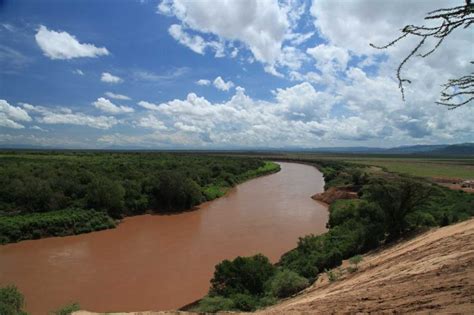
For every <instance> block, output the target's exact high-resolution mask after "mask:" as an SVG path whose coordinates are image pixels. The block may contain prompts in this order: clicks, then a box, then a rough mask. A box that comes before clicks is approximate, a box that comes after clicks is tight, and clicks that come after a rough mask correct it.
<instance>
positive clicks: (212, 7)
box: [158, 0, 311, 74]
mask: <svg viewBox="0 0 474 315" xmlns="http://www.w3.org/2000/svg"><path fill="white" fill-rule="evenodd" d="M305 10H306V9H305V4H304V3H303V4H301V3H298V1H286V2H279V1H276V0H249V1H218V2H216V1H213V0H202V1H192V0H164V1H162V2H161V3H160V4H159V5H158V12H159V13H161V14H164V15H166V16H175V17H176V18H178V19H179V20H180V21H181V25H180V24H173V25H172V26H171V27H170V29H169V32H170V34H171V36H173V38H175V39H176V40H177V41H178V42H180V43H181V44H183V45H186V46H187V47H189V48H190V49H192V50H193V51H194V52H196V53H199V54H204V53H205V50H206V48H207V47H212V48H214V49H215V50H216V56H218V57H220V56H223V55H225V54H226V53H225V52H224V50H225V48H226V44H225V43H226V42H227V43H230V45H229V46H230V47H232V43H233V42H235V41H238V42H240V43H242V44H243V45H244V46H245V47H247V48H248V49H249V50H250V51H251V52H252V55H253V57H254V58H255V59H256V60H257V61H259V62H261V63H263V64H264V65H266V66H268V69H271V67H274V66H275V65H276V64H277V63H278V61H279V60H281V54H282V49H283V46H284V42H285V41H286V40H293V41H294V42H295V43H297V44H301V43H303V42H304V41H305V40H307V39H308V38H310V37H311V35H309V34H297V33H294V30H293V28H295V27H296V25H297V22H298V20H299V19H300V17H301V16H302V14H303V13H304V12H305ZM185 28H186V29H189V30H193V31H195V32H200V33H201V34H202V35H203V36H204V35H212V36H217V37H218V39H219V40H218V41H212V40H210V39H209V40H208V39H206V38H204V37H203V36H201V35H191V34H189V33H188V32H186V30H185ZM214 46H217V47H214ZM231 49H232V50H231V52H230V53H228V54H229V55H230V56H231V57H235V56H236V54H237V52H238V50H235V49H234V48H231ZM280 66H284V65H280ZM268 72H270V73H273V74H276V73H277V72H276V70H275V71H268Z"/></svg>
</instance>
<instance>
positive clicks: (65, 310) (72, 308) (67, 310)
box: [51, 303, 81, 315]
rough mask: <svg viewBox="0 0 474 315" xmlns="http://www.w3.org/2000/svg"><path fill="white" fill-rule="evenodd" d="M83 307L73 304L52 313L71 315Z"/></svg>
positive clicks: (54, 314)
mask: <svg viewBox="0 0 474 315" xmlns="http://www.w3.org/2000/svg"><path fill="white" fill-rule="evenodd" d="M80 309H81V306H80V305H79V304H78V303H72V304H69V305H66V306H64V307H62V308H60V309H59V310H57V311H53V312H51V313H52V314H53V315H70V314H72V313H73V312H76V311H79V310H80Z"/></svg>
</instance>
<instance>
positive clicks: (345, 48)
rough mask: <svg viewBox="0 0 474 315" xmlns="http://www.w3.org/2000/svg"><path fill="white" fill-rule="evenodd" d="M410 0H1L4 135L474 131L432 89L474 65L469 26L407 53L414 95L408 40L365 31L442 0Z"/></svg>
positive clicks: (222, 144) (296, 139)
mask: <svg viewBox="0 0 474 315" xmlns="http://www.w3.org/2000/svg"><path fill="white" fill-rule="evenodd" d="M457 2H459V1H452V4H457ZM407 3H408V1H399V2H397V3H391V4H390V5H389V6H390V8H386V7H385V6H384V5H383V4H382V3H381V2H377V1H374V0H360V1H345V2H338V1H333V2H331V1H327V0H325V1H318V0H314V1H309V0H308V1H292V0H287V1H276V0H275V1H272V0H248V1H224V0H219V1H207V0H202V1H187V0H165V1H152V0H149V1H138V0H137V1H132V0H130V1H125V0H123V1H111V0H109V1H101V0H98V1H92V0H84V1H76V0H72V1H59V0H56V1H52V0H46V1H41V2H40V1H33V0H30V1H26V0H15V1H9V0H6V1H0V145H3V146H8V145H33V146H47V147H51V146H53V147H68V148H107V147H112V146H117V147H143V148H155V149H160V148H163V149H168V148H205V149H212V148H251V147H293V146H298V147H318V146H341V145H351V146H354V145H364V146H366V145H368V146H396V145H401V144H412V143H455V142H465V141H473V137H472V134H473V122H474V114H473V109H472V108H469V107H466V108H461V109H459V110H457V111H449V112H448V111H446V110H445V109H443V108H439V106H437V105H435V104H434V101H436V100H437V98H438V97H439V90H440V84H442V83H443V82H444V81H445V80H446V79H447V78H450V77H453V76H456V75H459V74H462V73H463V71H465V69H466V67H468V66H469V65H468V62H469V60H472V57H473V53H472V50H471V51H470V52H469V51H467V52H466V51H465V50H464V51H463V50H461V49H459V51H456V49H454V48H453V47H462V45H467V46H464V47H469V45H470V37H471V38H472V35H473V34H472V32H471V31H466V32H464V33H463V32H458V33H456V34H454V35H453V36H452V39H450V40H451V41H450V42H448V43H446V44H445V45H444V47H441V49H440V52H439V53H437V54H435V55H434V56H433V57H432V59H431V60H430V61H426V60H415V61H413V62H412V64H410V67H411V70H410V72H409V76H410V79H412V82H413V83H412V85H411V86H410V87H409V88H408V91H407V101H406V102H402V101H401V97H400V93H399V91H398V89H397V82H396V80H395V73H394V69H395V67H396V65H397V63H398V62H400V60H402V59H403V57H404V55H406V53H407V52H409V49H410V47H411V46H410V45H413V43H414V42H413V41H409V40H408V41H406V42H404V43H401V44H400V45H399V46H398V47H396V48H394V49H392V50H390V51H378V50H375V49H373V48H370V47H369V45H368V44H369V43H370V42H376V43H386V42H388V41H390V40H391V39H393V38H394V37H396V36H397V34H398V33H397V30H398V29H400V28H401V27H403V25H405V24H407V23H415V22H416V21H419V20H420V19H421V17H422V16H423V14H424V13H426V12H427V11H429V10H431V9H433V8H437V7H439V6H440V5H441V4H446V2H440V1H438V3H436V1H434V2H428V1H420V2H418V3H417V5H412V6H411V7H410V11H408V13H407ZM443 49H444V50H445V51H443ZM445 52H447V53H445ZM446 54H447V55H449V58H448V59H446V57H443V56H444V55H446ZM440 73H441V75H440ZM427 78H430V79H429V80H427ZM428 81H429V82H428ZM471 107H472V106H471Z"/></svg>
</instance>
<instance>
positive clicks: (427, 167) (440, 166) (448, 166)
mask: <svg viewBox="0 0 474 315" xmlns="http://www.w3.org/2000/svg"><path fill="white" fill-rule="evenodd" d="M249 156H259V155H258V154H256V155H249ZM261 157H264V156H261ZM265 158H275V159H278V158H285V159H294V160H300V161H311V160H320V161H344V162H350V163H355V164H361V165H367V166H378V167H381V168H383V169H384V170H386V171H389V172H394V173H401V174H407V175H411V176H417V177H425V178H434V177H438V178H460V179H474V158H472V157H451V156H446V157H439V156H437V157H420V156H413V155H381V154H323V153H285V154H270V155H267V156H265Z"/></svg>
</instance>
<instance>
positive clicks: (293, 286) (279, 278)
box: [269, 269, 309, 298]
mask: <svg viewBox="0 0 474 315" xmlns="http://www.w3.org/2000/svg"><path fill="white" fill-rule="evenodd" d="M308 285H309V282H308V280H306V278H303V277H301V276H300V275H298V274H297V273H296V272H294V271H291V270H287V269H283V270H281V271H279V272H277V273H276V274H275V275H274V276H273V277H272V278H271V279H270V283H269V290H270V292H271V294H272V295H273V296H275V297H278V298H284V297H288V296H290V295H293V294H295V293H297V292H299V291H301V290H303V289H304V288H306V287H307V286H308Z"/></svg>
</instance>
